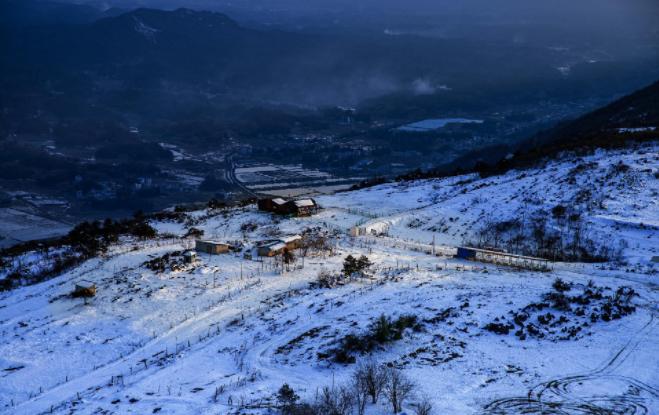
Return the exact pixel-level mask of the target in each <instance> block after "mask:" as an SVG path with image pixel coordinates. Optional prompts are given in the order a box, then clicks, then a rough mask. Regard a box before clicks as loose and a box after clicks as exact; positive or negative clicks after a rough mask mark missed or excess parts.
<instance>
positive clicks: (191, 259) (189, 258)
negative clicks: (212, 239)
mask: <svg viewBox="0 0 659 415" xmlns="http://www.w3.org/2000/svg"><path fill="white" fill-rule="evenodd" d="M183 258H184V259H185V262H186V264H194V263H195V261H196V260H197V253H196V252H195V251H185V252H183Z"/></svg>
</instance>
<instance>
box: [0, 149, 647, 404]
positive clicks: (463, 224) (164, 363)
mask: <svg viewBox="0 0 659 415" xmlns="http://www.w3.org/2000/svg"><path fill="white" fill-rule="evenodd" d="M658 175H659V147H658V146H657V144H656V143H653V142H650V143H646V144H644V145H637V146H635V147H629V148H624V149H617V150H600V151H596V152H595V153H593V154H590V155H587V156H564V157H562V158H559V159H556V160H553V161H550V162H548V163H547V164H546V165H544V166H542V167H537V168H531V169H525V170H521V171H516V170H511V171H509V172H507V173H506V174H504V175H500V176H491V177H487V178H480V177H479V176H478V175H475V174H470V175H463V176H456V177H451V178H444V179H429V180H419V181H410V182H399V183H395V184H383V185H380V186H375V187H371V188H368V189H363V190H360V191H355V192H345V193H340V194H336V195H331V196H323V197H320V198H318V199H317V201H318V203H319V204H320V205H321V206H322V208H323V209H322V210H321V211H320V212H319V213H317V214H316V215H313V216H311V217H302V218H296V217H293V218H289V217H280V216H273V215H271V214H269V213H264V212H260V211H258V210H257V208H256V206H255V205H253V204H246V205H244V206H237V207H230V208H229V207H219V206H215V207H209V208H206V209H202V210H195V211H181V210H179V211H171V212H169V213H167V214H165V213H163V214H160V215H159V216H157V217H156V216H153V217H148V218H136V219H134V220H133V221H132V222H127V223H124V224H123V225H121V226H119V227H117V225H112V224H108V225H107V226H110V225H112V226H113V227H115V229H124V230H125V231H121V232H123V233H120V234H119V236H118V237H117V239H116V240H114V241H110V242H108V244H107V246H106V249H105V250H104V252H103V253H102V254H100V255H98V256H96V255H92V256H90V258H89V259H87V260H85V261H83V262H82V263H81V264H79V265H76V266H74V267H73V268H71V269H68V270H66V271H64V272H62V273H61V274H57V275H55V276H54V278H51V279H48V280H45V281H43V282H40V283H37V284H33V285H29V286H24V287H19V288H14V289H12V290H11V291H7V292H3V293H0V316H1V318H0V332H1V333H2V340H0V356H2V357H1V358H0V369H2V376H3V381H2V382H1V383H0V405H1V408H2V411H3V412H4V413H12V414H37V413H43V412H50V411H52V412H53V413H81V414H82V413H84V414H87V413H99V412H101V413H106V412H107V413H128V412H133V413H165V414H183V413H209V414H210V413H267V411H268V410H269V409H268V408H275V407H279V406H280V404H281V400H278V399H277V398H276V396H275V395H276V393H277V391H278V390H280V388H281V387H282V385H283V384H285V383H286V384H288V385H289V386H290V388H292V389H293V391H294V392H295V393H296V394H298V395H299V396H300V399H301V400H303V401H306V402H313V401H314V399H320V400H321V401H322V399H323V398H322V397H323V396H326V397H327V396H329V397H330V398H331V399H336V400H337V402H338V401H339V400H341V399H343V398H340V395H341V394H340V393H339V391H340V389H339V388H340V386H341V385H347V384H348V383H349V381H350V377H351V375H352V373H353V372H354V370H355V368H356V367H358V365H359V364H360V363H364V362H365V361H367V360H368V359H369V356H370V358H371V359H374V360H375V361H377V362H379V363H382V364H388V366H389V367H391V368H395V369H396V370H399V371H400V372H397V373H402V374H404V376H406V377H407V378H409V379H410V380H412V381H413V382H414V384H415V386H414V388H413V390H414V394H413V396H409V397H408V399H406V400H405V401H404V402H403V408H405V409H406V410H410V411H411V410H412V409H413V408H414V405H415V404H420V403H422V402H425V401H426V400H427V401H428V402H430V403H431V404H432V406H433V408H434V411H435V412H436V413H461V414H481V413H488V414H501V413H505V414H515V413H540V412H541V411H543V408H546V406H547V405H550V406H551V407H552V408H559V409H561V410H565V411H570V410H571V408H575V407H578V408H580V410H581V411H582V413H588V414H591V413H592V414H595V413H602V412H603V411H613V412H615V413H632V412H634V413H652V412H654V411H657V410H659V400H658V399H657V396H658V393H657V388H658V387H659V377H658V376H657V373H656V371H655V370H654V368H655V367H657V364H658V363H659V362H657V353H656V344H657V342H658V341H659V331H658V330H657V320H656V313H657V311H658V310H657V301H658V299H659V298H658V297H657V291H656V284H655V282H654V279H655V278H656V274H657V265H656V263H654V262H652V257H653V256H657V255H659V252H658V250H659V244H658V243H657V242H658V241H659V222H658V218H659V204H658V201H659V197H657V196H658V194H659V181H658V180H657V176H658ZM143 221H144V222H143ZM145 223H146V224H148V227H145V226H143V225H144V224H145ZM353 226H361V227H364V228H369V229H379V230H386V231H387V232H386V233H387V235H380V236H361V237H356V238H353V237H350V236H349V235H348V230H349V228H351V227H353ZM151 228H152V229H154V230H156V231H157V236H154V235H151V234H150V232H147V231H148V229H151ZM99 229H102V227H100V228H99ZM126 230H127V231H126ZM202 231H203V238H208V239H218V240H222V241H237V242H238V244H242V245H243V246H244V247H245V248H244V250H243V252H240V253H231V254H225V255H216V256H209V255H207V254H199V258H198V260H197V261H196V262H194V263H192V264H186V263H184V262H183V260H182V257H181V256H180V255H181V253H182V251H184V250H185V249H188V248H190V247H192V246H193V240H192V239H191V237H190V236H187V237H186V235H200V233H201V232H202ZM87 232H92V231H89V230H87ZM117 232H119V230H118V231H117ZM90 234H91V233H90ZM290 234H302V235H303V236H304V240H305V241H306V245H305V246H306V247H307V248H306V249H300V250H295V251H293V254H294V257H295V260H294V261H291V263H289V264H284V263H283V261H281V260H280V259H274V258H265V259H263V260H262V261H256V260H254V259H251V260H250V259H246V258H245V257H244V255H243V253H245V252H249V249H248V247H249V246H251V245H252V244H254V243H256V242H257V241H260V240H264V239H272V238H279V237H282V236H285V235H290ZM433 242H434V245H433ZM234 243H236V242H234ZM460 245H480V246H484V247H488V248H490V249H499V250H507V251H510V252H514V253H520V254H527V255H538V256H543V257H545V258H548V259H550V260H552V262H551V266H550V268H551V269H550V270H549V271H547V272H540V271H533V270H526V269H523V268H522V269H518V268H511V267H507V266H503V265H495V264H487V263H481V262H471V261H464V260H459V259H455V258H453V256H452V255H453V254H454V253H455V247H457V246H460ZM86 246H87V245H86ZM55 249H59V251H56V252H54V251H53V250H55ZM63 249H64V250H65V249H66V247H62V246H60V247H57V248H51V250H50V251H48V252H40V251H32V252H28V253H23V254H21V255H19V256H17V257H11V255H8V256H6V257H4V258H3V260H4V261H5V264H6V265H8V266H6V267H5V269H15V270H17V269H23V270H33V271H35V270H36V271H35V272H38V270H40V269H43V268H44V267H45V268H47V267H48V261H49V260H52V259H53V258H57V255H58V253H61V252H62V250H63ZM433 251H435V255H433V254H432V252H433ZM76 252H80V251H76ZM348 255H352V256H353V257H357V258H358V257H360V256H361V255H364V256H366V257H367V258H368V260H369V261H370V262H371V263H372V265H371V266H370V267H367V269H366V271H365V274H363V275H362V274H360V273H356V274H353V275H352V277H351V278H346V277H342V276H341V273H342V270H343V269H344V268H345V267H344V262H345V261H346V258H347V256H348ZM82 281H89V282H91V283H94V284H95V285H96V287H97V294H96V297H94V298H92V299H90V300H89V301H88V304H85V302H83V301H82V300H81V299H75V298H71V297H70V296H69V294H70V292H71V291H72V290H73V288H74V285H75V284H76V283H81V282H82ZM353 361H354V363H352V362H353ZM332 386H334V389H329V390H328V392H327V393H328V394H329V395H325V394H324V393H323V387H332ZM388 405H389V404H388V403H387V400H386V398H385V397H384V396H383V397H381V398H380V400H379V401H378V403H377V404H375V405H372V404H369V405H367V411H368V412H367V413H369V414H377V413H383V414H384V413H390V411H391V410H390V408H389V406H388ZM417 408H418V407H417Z"/></svg>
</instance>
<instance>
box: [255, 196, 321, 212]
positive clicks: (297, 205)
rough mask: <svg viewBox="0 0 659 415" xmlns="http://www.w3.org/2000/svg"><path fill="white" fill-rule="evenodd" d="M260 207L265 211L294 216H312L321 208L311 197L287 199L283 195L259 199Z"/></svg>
mask: <svg viewBox="0 0 659 415" xmlns="http://www.w3.org/2000/svg"><path fill="white" fill-rule="evenodd" d="M258 207H259V210H262V211H264V212H271V213H276V214H278V215H293V216H311V215H313V214H314V213H316V212H317V211H318V209H319V208H318V204H317V203H316V201H315V200H313V199H311V198H306V199H292V200H286V199H283V198H281V197H275V198H266V199H259V201H258Z"/></svg>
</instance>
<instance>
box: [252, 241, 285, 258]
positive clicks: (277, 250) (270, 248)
mask: <svg viewBox="0 0 659 415" xmlns="http://www.w3.org/2000/svg"><path fill="white" fill-rule="evenodd" d="M285 249H286V244H285V243H283V242H281V241H270V242H266V243H263V244H261V245H258V246H257V247H256V254H257V255H258V256H265V257H273V256H277V255H281V254H283V253H284V250H285Z"/></svg>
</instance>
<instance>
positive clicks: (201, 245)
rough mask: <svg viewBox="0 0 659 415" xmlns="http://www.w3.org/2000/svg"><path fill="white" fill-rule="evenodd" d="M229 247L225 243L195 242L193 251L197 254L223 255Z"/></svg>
mask: <svg viewBox="0 0 659 415" xmlns="http://www.w3.org/2000/svg"><path fill="white" fill-rule="evenodd" d="M230 249H231V245H229V244H228V243H226V242H218V241H208V240H206V241H201V240H197V241H195V250H196V251H199V252H205V253H207V254H211V255H219V254H225V253H227V252H229V250H230Z"/></svg>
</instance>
